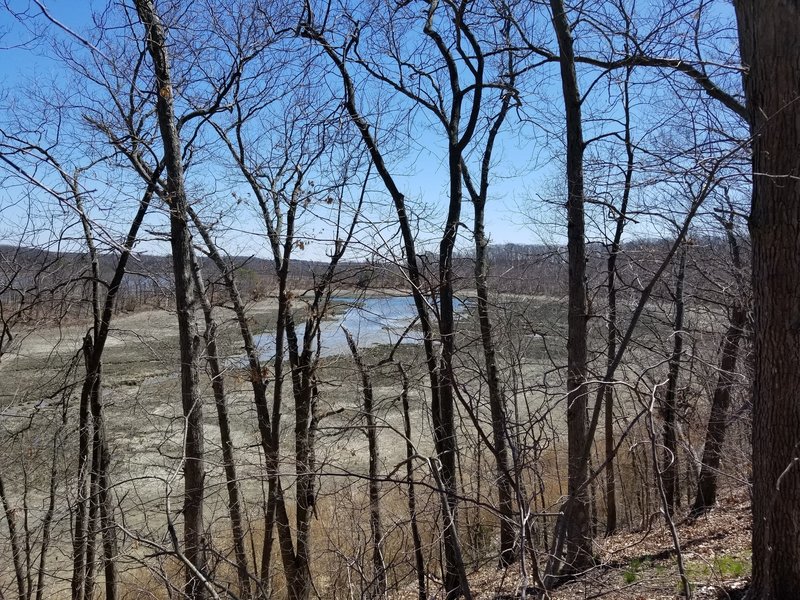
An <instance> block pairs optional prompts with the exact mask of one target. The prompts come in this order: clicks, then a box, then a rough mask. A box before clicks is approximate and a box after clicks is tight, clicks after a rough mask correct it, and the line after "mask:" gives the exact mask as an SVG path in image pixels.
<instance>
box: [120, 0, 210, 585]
mask: <svg viewBox="0 0 800 600" xmlns="http://www.w3.org/2000/svg"><path fill="white" fill-rule="evenodd" d="M135 4H136V10H137V13H138V15H139V19H140V20H141V22H142V24H143V25H144V26H145V31H146V36H147V38H146V43H147V50H148V53H149V54H150V58H151V59H152V62H153V68H154V71H155V77H156V81H155V83H156V88H155V94H156V97H157V103H156V114H157V117H158V126H159V130H160V132H161V140H162V143H163V146H164V164H165V168H166V172H167V188H166V198H165V200H166V202H167V204H168V206H169V209H170V210H169V221H170V244H171V248H172V271H173V275H174V279H175V308H176V312H177V315H178V338H179V343H180V360H181V369H180V373H181V402H182V405H183V416H184V419H185V420H186V426H185V427H186V433H185V435H186V439H185V455H184V461H185V464H184V503H183V526H184V549H183V552H184V554H185V556H186V558H187V559H188V560H189V562H190V563H191V564H192V565H194V566H195V567H196V568H197V570H198V571H200V572H201V573H202V572H204V570H205V560H204V556H203V545H204V540H203V487H204V484H203V479H204V472H203V404H202V398H201V397H200V393H199V389H198V388H199V375H198V364H197V363H198V353H199V347H200V343H199V337H198V336H197V333H196V322H195V312H194V311H195V289H194V285H193V281H192V268H191V253H192V247H191V236H190V232H189V226H188V222H187V205H188V201H187V198H186V190H185V187H184V174H183V160H182V155H181V143H180V136H179V133H178V129H177V125H176V121H175V111H174V105H173V103H174V96H173V94H174V92H173V89H172V81H171V78H170V64H169V57H168V55H167V40H166V33H165V30H164V26H163V24H162V23H161V19H160V18H159V16H158V15H157V14H156V11H155V7H154V6H153V1H152V0H136V2H135ZM186 593H187V595H188V596H189V598H191V599H193V600H199V599H201V598H203V597H204V596H205V588H204V586H203V584H202V582H201V581H200V580H199V579H198V578H197V577H196V576H195V575H194V574H193V573H192V571H191V570H190V569H188V568H187V569H186Z"/></svg>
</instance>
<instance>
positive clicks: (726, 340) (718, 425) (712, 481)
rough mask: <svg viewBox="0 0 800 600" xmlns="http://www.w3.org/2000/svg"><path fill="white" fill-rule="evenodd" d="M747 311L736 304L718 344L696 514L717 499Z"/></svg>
mask: <svg viewBox="0 0 800 600" xmlns="http://www.w3.org/2000/svg"><path fill="white" fill-rule="evenodd" d="M746 318H747V312H746V311H745V309H744V308H742V307H740V306H736V307H734V308H733V311H732V314H731V321H730V324H729V325H728V329H727V330H726V331H725V336H724V337H723V338H722V343H721V344H720V355H721V356H720V362H719V378H718V379H717V386H716V388H715V389H714V397H713V399H712V401H711V414H710V415H709V416H708V427H707V428H706V442H705V445H704V446H703V458H702V462H701V466H700V475H699V476H698V481H697V495H696V496H695V500H694V504H693V505H692V513H693V514H694V515H699V514H701V513H703V512H705V511H707V510H708V509H709V508H711V507H712V506H714V504H715V503H716V502H717V481H718V472H719V466H720V463H721V462H722V446H723V444H724V443H725V433H726V431H727V429H728V410H729V408H730V404H731V388H732V387H733V386H734V384H735V383H736V361H737V358H738V355H739V342H740V340H741V339H742V333H743V330H744V326H745V323H746Z"/></svg>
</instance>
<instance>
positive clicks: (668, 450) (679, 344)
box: [656, 245, 686, 519]
mask: <svg viewBox="0 0 800 600" xmlns="http://www.w3.org/2000/svg"><path fill="white" fill-rule="evenodd" d="M685 276H686V245H684V246H683V247H682V248H681V253H680V257H679V258H678V279H677V281H676V283H675V321H674V324H673V328H672V355H671V356H670V359H669V374H668V375H667V389H666V392H665V395H664V415H663V418H664V453H663V458H662V463H663V465H664V466H663V468H661V469H656V473H657V476H658V477H661V480H662V481H663V484H664V496H665V498H666V506H667V510H668V511H669V514H668V515H665V516H666V517H667V519H671V517H672V513H674V512H675V505H676V503H679V502H680V490H679V487H678V474H679V473H680V470H679V468H678V435H677V425H678V423H677V420H678V377H679V375H680V368H681V355H682V354H683V317H684V312H685V311H684V301H683V281H684V279H685Z"/></svg>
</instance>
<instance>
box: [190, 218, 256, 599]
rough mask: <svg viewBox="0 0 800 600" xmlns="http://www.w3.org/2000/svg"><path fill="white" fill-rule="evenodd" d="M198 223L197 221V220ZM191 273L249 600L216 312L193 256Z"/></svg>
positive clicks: (243, 593) (242, 586) (242, 590)
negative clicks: (197, 302)
mask: <svg viewBox="0 0 800 600" xmlns="http://www.w3.org/2000/svg"><path fill="white" fill-rule="evenodd" d="M195 223H197V220H195ZM192 273H193V275H194V282H195V286H196V287H197V295H198V298H199V299H200V304H201V306H202V308H203V317H204V319H205V324H206V329H205V332H204V333H203V338H204V339H205V343H206V361H207V362H208V368H209V371H210V372H211V388H212V390H213V391H214V403H215V404H216V407H217V424H218V425H219V437H220V445H221V446H222V466H223V469H224V470H225V486H226V488H227V491H228V514H229V515H230V518H231V536H232V537H233V552H234V555H235V557H236V575H237V578H238V582H239V590H238V591H239V597H240V598H242V599H243V600H248V599H249V598H250V597H251V594H252V592H251V587H250V573H249V570H248V565H247V552H246V551H245V547H244V542H245V533H244V517H243V515H242V503H241V500H240V495H241V494H240V492H239V479H238V478H237V476H236V458H235V456H234V445H233V438H232V437H231V425H230V419H229V417H228V395H227V393H226V391H225V375H224V373H223V370H222V365H221V364H220V360H219V353H218V351H217V323H216V321H215V319H214V313H213V308H212V306H211V302H210V301H209V299H208V296H207V294H206V287H205V282H204V281H203V273H202V271H201V269H200V263H199V261H198V260H197V257H196V256H195V255H194V253H192Z"/></svg>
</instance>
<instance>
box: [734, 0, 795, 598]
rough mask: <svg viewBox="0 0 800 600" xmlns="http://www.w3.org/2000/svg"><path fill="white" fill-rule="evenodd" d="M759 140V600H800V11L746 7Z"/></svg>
mask: <svg viewBox="0 0 800 600" xmlns="http://www.w3.org/2000/svg"><path fill="white" fill-rule="evenodd" d="M735 6H736V14H737V20H738V24H739V42H740V48H741V55H742V62H743V63H744V64H745V65H746V66H747V67H748V71H747V73H746V74H745V92H746V96H747V102H748V113H749V116H750V129H751V133H752V136H753V197H752V208H751V214H750V235H751V239H752V245H753V260H752V264H753V308H754V334H755V378H754V385H753V582H752V584H751V588H750V597H751V598H759V599H761V600H783V599H787V600H788V599H789V598H795V597H796V596H797V590H800V544H798V543H797V540H798V539H800V503H798V501H797V499H798V498H800V402H798V400H797V390H798V389H800V315H799V314H798V311H800V304H798V298H800V125H798V124H800V102H798V97H799V96H800V37H798V35H797V32H798V31H800V3H798V2H797V0H791V1H790V0H760V1H755V0H737V1H736V2H735Z"/></svg>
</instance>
